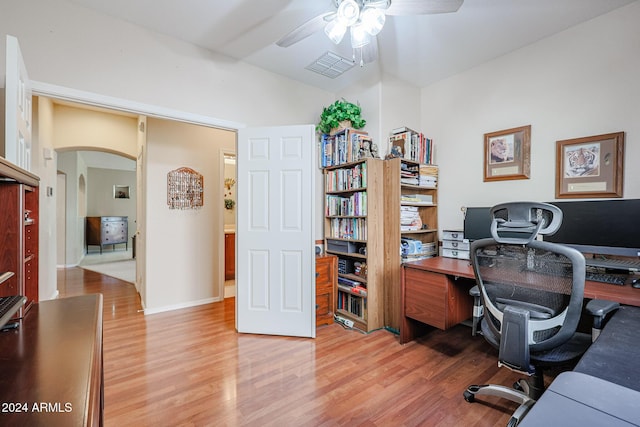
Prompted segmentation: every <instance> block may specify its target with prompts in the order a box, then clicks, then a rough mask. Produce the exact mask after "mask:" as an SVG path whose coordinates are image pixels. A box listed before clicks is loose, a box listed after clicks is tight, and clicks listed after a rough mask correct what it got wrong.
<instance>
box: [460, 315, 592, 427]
mask: <svg viewBox="0 0 640 427" xmlns="http://www.w3.org/2000/svg"><path fill="white" fill-rule="evenodd" d="M479 323H480V326H481V329H482V330H481V333H482V335H483V336H484V337H485V339H486V340H487V341H488V342H489V343H490V344H491V345H493V346H494V347H496V348H499V346H500V343H499V341H497V340H496V337H495V335H494V334H493V333H492V331H491V330H490V329H489V327H488V326H487V324H486V322H484V321H483V320H481V321H480V322H479ZM590 344H591V335H589V334H584V333H576V334H574V336H573V337H572V338H571V339H570V340H569V341H568V342H566V343H565V344H563V345H562V346H560V347H556V348H554V349H551V350H549V351H545V352H542V353H540V354H535V353H534V354H531V363H532V364H533V365H534V366H535V367H534V369H533V371H534V372H533V374H532V375H530V376H529V377H527V378H521V379H519V380H518V381H516V382H515V383H514V384H513V387H512V388H511V387H506V386H503V385H498V384H483V385H470V386H469V387H468V388H467V389H466V390H465V391H464V392H463V396H464V400H466V401H467V402H469V403H473V402H475V400H476V396H493V397H497V398H502V399H507V400H510V401H512V402H515V403H519V404H520V406H519V407H518V408H517V409H516V410H515V411H514V412H513V414H512V415H511V419H510V420H509V423H508V424H507V425H508V426H516V425H518V423H519V422H520V420H521V419H522V418H523V417H524V416H525V415H526V414H527V412H529V409H531V407H532V406H533V404H534V403H535V402H536V401H537V400H538V399H539V398H540V396H541V395H542V393H543V392H544V389H545V386H544V371H543V367H544V366H557V365H556V361H558V360H562V361H563V363H566V364H567V365H569V364H573V363H575V362H577V360H578V359H579V358H580V356H581V355H582V354H583V353H584V352H585V351H586V349H587V348H588V347H589V345H590ZM504 366H506V367H508V366H507V365H504ZM516 371H517V370H516ZM517 372H520V371H517Z"/></svg>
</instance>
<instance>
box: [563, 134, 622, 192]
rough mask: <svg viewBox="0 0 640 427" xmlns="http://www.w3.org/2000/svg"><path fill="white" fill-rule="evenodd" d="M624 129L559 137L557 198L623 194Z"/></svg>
mask: <svg viewBox="0 0 640 427" xmlns="http://www.w3.org/2000/svg"><path fill="white" fill-rule="evenodd" d="M623 161H624V132H617V133H608V134H604V135H595V136H588V137H585V138H575V139H567V140H563V141H556V198H557V199H568V198H574V199H576V198H593V197H622V177H623V175H622V172H623Z"/></svg>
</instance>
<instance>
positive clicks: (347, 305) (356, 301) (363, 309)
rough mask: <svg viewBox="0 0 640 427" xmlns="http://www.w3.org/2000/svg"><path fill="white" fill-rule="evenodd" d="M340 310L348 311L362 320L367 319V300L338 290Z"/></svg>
mask: <svg viewBox="0 0 640 427" xmlns="http://www.w3.org/2000/svg"><path fill="white" fill-rule="evenodd" d="M337 308H338V310H343V311H346V312H348V313H350V314H352V315H353V316H355V317H359V318H360V319H362V320H366V318H367V298H366V297H360V296H357V295H354V294H352V293H351V292H345V291H342V290H340V289H338V307H337Z"/></svg>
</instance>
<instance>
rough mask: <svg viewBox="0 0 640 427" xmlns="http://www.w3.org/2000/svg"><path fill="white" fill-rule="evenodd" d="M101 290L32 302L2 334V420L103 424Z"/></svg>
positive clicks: (4, 422) (33, 423)
mask: <svg viewBox="0 0 640 427" xmlns="http://www.w3.org/2000/svg"><path fill="white" fill-rule="evenodd" d="M102 306H103V303H102V295H101V294H92V295H82V296H76V297H70V298H61V299H56V300H50V301H43V302H40V303H37V304H33V307H32V308H31V310H29V312H28V313H26V315H25V316H24V318H23V319H21V320H20V321H19V327H18V328H17V329H13V330H10V331H5V332H2V333H0V348H1V349H2V352H1V353H0V402H2V405H3V406H2V413H0V424H2V425H7V426H9V425H11V426H36V425H37V426H65V427H66V426H101V425H102V424H103V422H102V421H103V406H104V404H103V402H104V400H103V390H104V386H103V381H102V380H103V372H102Z"/></svg>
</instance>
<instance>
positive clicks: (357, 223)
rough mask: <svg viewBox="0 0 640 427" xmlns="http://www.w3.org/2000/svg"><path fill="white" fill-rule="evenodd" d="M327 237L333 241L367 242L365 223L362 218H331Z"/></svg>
mask: <svg viewBox="0 0 640 427" xmlns="http://www.w3.org/2000/svg"><path fill="white" fill-rule="evenodd" d="M329 237H330V238H334V239H354V240H367V221H366V220H365V219H363V218H331V220H330V221H329Z"/></svg>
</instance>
